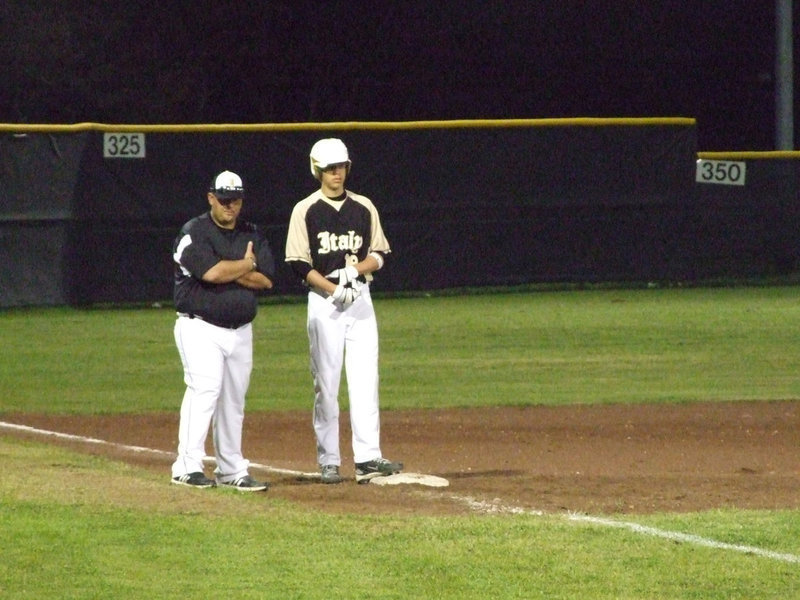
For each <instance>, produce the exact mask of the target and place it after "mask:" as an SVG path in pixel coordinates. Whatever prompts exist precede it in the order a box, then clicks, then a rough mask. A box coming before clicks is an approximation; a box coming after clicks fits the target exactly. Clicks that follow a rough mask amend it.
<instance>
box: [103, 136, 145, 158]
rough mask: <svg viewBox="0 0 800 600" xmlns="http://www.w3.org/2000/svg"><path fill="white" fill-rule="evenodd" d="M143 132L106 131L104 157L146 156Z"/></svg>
mask: <svg viewBox="0 0 800 600" xmlns="http://www.w3.org/2000/svg"><path fill="white" fill-rule="evenodd" d="M144 155H145V151H144V134H143V133H104V134H103V158H144Z"/></svg>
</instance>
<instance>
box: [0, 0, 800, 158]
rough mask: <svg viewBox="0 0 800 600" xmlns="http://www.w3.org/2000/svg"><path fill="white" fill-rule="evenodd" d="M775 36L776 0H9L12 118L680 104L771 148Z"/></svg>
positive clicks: (257, 116) (3, 113)
mask: <svg viewBox="0 0 800 600" xmlns="http://www.w3.org/2000/svg"><path fill="white" fill-rule="evenodd" d="M158 5H164V6H167V7H168V8H164V7H163V6H159V7H158V8H154V6H158ZM794 20H795V23H797V21H798V18H797V16H795V19H794ZM774 33H775V2H774V0H728V1H723V0H705V1H704V0H695V1H689V0H672V1H659V2H656V1H646V0H640V1H639V0H627V1H621V0H597V1H592V0H584V1H578V0H541V1H536V0H531V1H527V2H526V1H521V0H511V1H508V2H498V1H495V2H478V1H475V2H470V1H468V0H466V1H465V0H462V1H460V2H453V1H451V0H446V1H442V2H437V1H435V0H429V1H413V0H409V1H406V2H397V1H394V0H391V1H380V0H375V1H372V2H361V1H351V2H338V1H328V2H325V1H322V0H317V1H314V2H309V1H306V0H297V1H294V2H292V1H276V2H267V1H258V0H251V1H249V2H240V1H228V2H223V1H216V2H209V1H202V0H201V1H191V2H190V1H185V0H177V1H174V2H163V3H152V2H120V1H115V0H110V1H108V0H107V1H105V2H99V1H92V2H88V1H83V2H80V1H74V2H68V1H63V2H55V1H50V2H48V1H45V2H44V3H31V2H28V1H24V0H6V1H5V2H4V4H3V5H2V6H0V36H1V37H0V59H2V60H3V63H4V64H5V65H8V67H7V79H6V84H5V85H4V86H3V87H4V88H5V90H4V92H3V95H2V96H0V121H2V122H11V123H14V122H23V123H24V122H27V123H41V122H48V123H74V122H81V121H97V122H104V123H258V122H262V123H274V122H307V121H315V122H327V121H409V120H428V119H475V118H542V117H548V118H549V117H587V116H597V117H624V116H637V117H638V116H685V117H695V118H696V119H697V120H698V141H699V146H700V147H699V149H700V150H771V149H774V147H775V108H774V106H775V100H774V93H775V80H774V75H775V35H774ZM797 37H798V36H797V35H795V38H797ZM795 96H797V94H795ZM795 137H797V136H795Z"/></svg>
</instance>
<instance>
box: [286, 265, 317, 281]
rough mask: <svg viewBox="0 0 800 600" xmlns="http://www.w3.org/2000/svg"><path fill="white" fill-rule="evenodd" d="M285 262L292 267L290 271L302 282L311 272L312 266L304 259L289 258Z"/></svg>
mask: <svg viewBox="0 0 800 600" xmlns="http://www.w3.org/2000/svg"><path fill="white" fill-rule="evenodd" d="M287 262H288V263H289V266H290V267H291V268H292V272H293V273H294V274H295V275H297V276H298V277H299V278H300V280H301V281H302V282H303V283H305V281H306V277H308V274H309V273H310V272H311V269H312V268H313V267H312V266H311V265H310V264H308V263H307V262H306V261H304V260H290V261H287Z"/></svg>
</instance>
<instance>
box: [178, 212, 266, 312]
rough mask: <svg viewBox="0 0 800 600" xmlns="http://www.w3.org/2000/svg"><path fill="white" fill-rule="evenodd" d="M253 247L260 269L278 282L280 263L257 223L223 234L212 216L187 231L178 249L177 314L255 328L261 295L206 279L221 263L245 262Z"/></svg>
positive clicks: (199, 219) (194, 222) (181, 235)
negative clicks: (248, 250)
mask: <svg viewBox="0 0 800 600" xmlns="http://www.w3.org/2000/svg"><path fill="white" fill-rule="evenodd" d="M250 241H252V242H253V252H254V253H255V255H256V261H257V263H258V270H259V271H260V272H261V273H263V274H264V275H266V276H267V277H269V278H274V273H275V259H274V258H273V255H272V250H271V249H270V247H269V244H268V242H267V240H266V239H265V238H264V237H263V235H261V232H260V231H259V230H258V228H257V227H256V226H255V225H253V224H252V223H247V222H245V221H239V222H237V223H236V227H235V228H234V229H223V228H222V227H219V226H218V225H217V224H216V223H214V221H213V220H212V219H211V215H210V213H205V214H203V215H200V216H199V217H195V218H194V219H192V220H191V221H189V222H187V223H186V224H184V226H183V227H181V230H180V232H179V233H178V237H177V238H176V239H175V243H174V245H173V248H172V252H173V254H172V257H173V261H174V264H175V290H174V295H175V309H176V310H177V311H178V312H180V313H188V314H192V315H197V316H199V317H202V318H204V319H207V320H208V321H209V322H212V323H216V324H222V325H224V326H228V327H238V326H241V325H244V324H246V323H249V322H250V321H252V320H253V319H254V318H255V316H256V310H257V308H258V305H257V304H258V298H257V292H256V291H255V290H251V289H249V288H246V287H244V286H241V285H239V284H238V283H236V282H230V283H209V282H206V281H203V280H202V277H203V274H204V273H205V272H206V271H208V270H209V269H210V268H211V267H213V266H214V265H215V264H217V263H218V262H219V261H220V260H241V259H242V258H243V257H244V253H245V251H246V250H247V242H250Z"/></svg>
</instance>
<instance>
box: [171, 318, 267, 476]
mask: <svg viewBox="0 0 800 600" xmlns="http://www.w3.org/2000/svg"><path fill="white" fill-rule="evenodd" d="M175 344H176V345H177V347H178V352H179V353H180V356H181V362H182V363H183V376H184V382H185V383H186V392H185V393H184V395H183V403H182V404H181V416H180V425H179V428H178V458H177V460H176V461H175V462H174V463H173V465H172V476H173V477H179V476H181V475H185V474H187V473H194V472H196V471H203V458H204V457H205V456H206V452H205V443H206V438H207V436H208V430H209V427H212V429H213V441H214V455H215V457H216V460H217V467H216V470H215V473H216V476H217V478H218V479H219V480H220V481H223V482H226V481H232V480H234V479H237V478H238V477H242V476H244V475H247V469H248V466H249V461H247V460H245V459H244V457H243V456H242V425H243V423H244V403H245V394H246V393H247V388H248V386H249V385H250V373H251V371H252V369H253V327H252V325H251V324H249V323H248V324H247V325H244V326H243V327H239V328H238V329H225V328H222V327H216V326H215V325H211V324H209V323H206V322H205V321H202V320H200V319H189V318H188V317H178V319H177V321H176V322H175Z"/></svg>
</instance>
